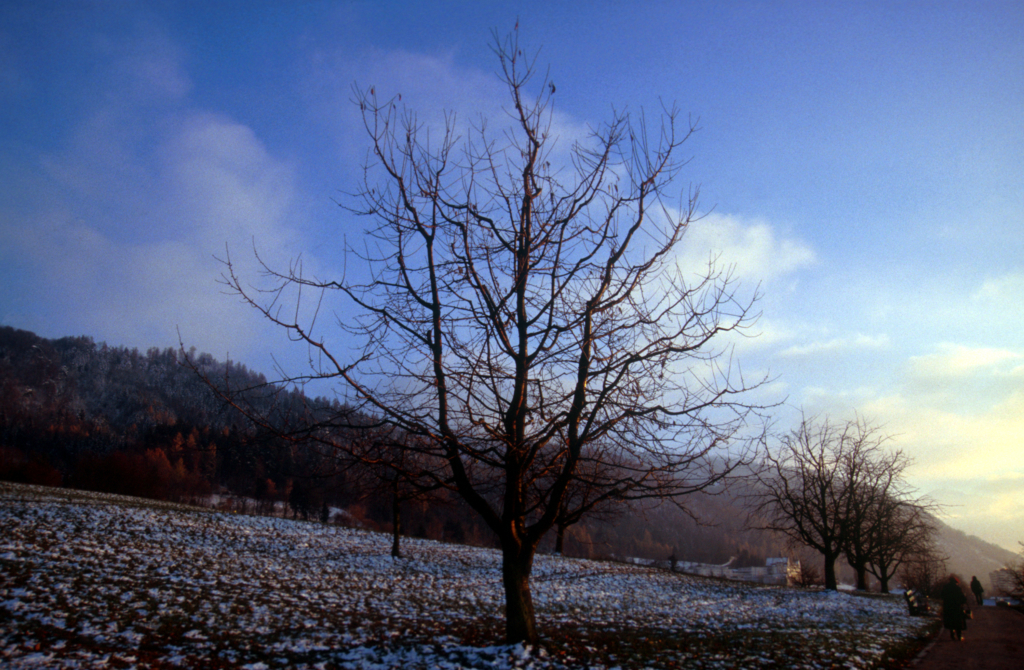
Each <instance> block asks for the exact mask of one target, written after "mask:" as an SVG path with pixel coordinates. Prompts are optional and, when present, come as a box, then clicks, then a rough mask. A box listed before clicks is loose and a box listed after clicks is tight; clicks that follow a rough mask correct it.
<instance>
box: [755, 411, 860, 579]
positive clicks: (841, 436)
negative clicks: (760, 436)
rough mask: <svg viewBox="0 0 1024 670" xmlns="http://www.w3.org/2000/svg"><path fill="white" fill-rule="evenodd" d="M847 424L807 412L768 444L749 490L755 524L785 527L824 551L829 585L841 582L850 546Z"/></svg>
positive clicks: (795, 538)
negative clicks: (772, 446)
mask: <svg viewBox="0 0 1024 670" xmlns="http://www.w3.org/2000/svg"><path fill="white" fill-rule="evenodd" d="M848 428H849V427H848V426H842V425H836V424H834V423H833V422H831V421H829V420H828V419H827V418H826V419H824V420H822V421H820V422H815V421H814V420H812V419H808V418H807V417H804V419H803V420H802V421H801V422H800V425H799V426H798V427H797V428H796V429H795V430H793V431H792V432H790V433H789V434H788V435H785V436H783V438H782V440H781V444H780V446H779V447H778V449H776V450H774V453H772V452H773V450H767V451H765V453H764V459H763V462H762V464H761V468H760V470H759V472H758V475H757V479H758V484H757V487H756V488H755V490H754V492H753V493H752V494H751V495H750V498H751V500H752V503H753V505H752V516H753V518H754V519H755V521H754V525H757V526H759V527H760V528H762V529H765V530H773V531H776V532H780V533H784V534H785V535H787V536H788V537H789V538H790V539H791V540H793V541H794V542H796V543H798V544H803V545H805V546H807V547H810V548H811V549H814V550H815V551H817V552H819V553H820V554H821V555H822V558H823V561H824V564H823V572H824V579H825V588H826V589H832V590H835V589H836V588H838V582H837V580H836V560H837V559H838V558H839V556H840V555H841V554H842V551H843V547H844V546H846V540H847V533H848V526H847V523H846V512H847V509H848V508H849V506H850V488H849V487H848V486H847V482H846V480H845V477H844V475H843V462H844V459H845V458H846V457H847V455H848V451H849V444H850V443H849V439H848V437H849V435H848Z"/></svg>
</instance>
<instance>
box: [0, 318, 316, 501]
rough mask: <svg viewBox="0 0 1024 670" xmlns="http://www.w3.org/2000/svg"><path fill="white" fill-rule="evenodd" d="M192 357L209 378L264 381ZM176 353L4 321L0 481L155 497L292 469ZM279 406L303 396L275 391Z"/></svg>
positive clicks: (245, 485)
mask: <svg viewBox="0 0 1024 670" xmlns="http://www.w3.org/2000/svg"><path fill="white" fill-rule="evenodd" d="M189 357H190V358H191V359H192V360H193V361H194V362H195V364H196V365H197V366H198V367H199V368H200V369H201V370H202V371H203V373H204V374H205V375H207V376H208V377H209V378H211V379H216V380H228V379H230V382H231V384H232V386H235V387H245V388H250V387H252V388H264V389H267V388H268V387H267V386H266V379H265V378H264V377H263V376H262V375H259V374H256V373H254V372H250V371H249V370H247V369H246V367H245V366H244V365H240V364H237V363H230V364H228V363H222V362H219V361H217V360H215V359H214V358H213V357H212V356H210V355H208V354H197V353H196V352H195V351H191V352H189ZM183 361H184V354H183V353H182V352H180V351H178V350H176V349H170V348H168V349H164V350H160V349H156V348H153V349H149V350H148V351H146V352H145V353H142V352H140V351H138V350H137V349H128V348H125V347H113V346H108V345H106V344H102V343H101V344H96V343H95V342H93V340H92V339H90V338H88V337H65V338H61V339H56V340H48V339H44V338H41V337H38V336H37V335H35V334H33V333H30V332H27V331H24V330H16V329H14V328H10V327H6V326H5V327H0V449H2V450H3V451H2V453H0V477H2V478H4V479H8V480H17V481H25V482H34V483H42V484H49V485H67V486H74V487H76V488H83V489H93V490H102V491H109V492H116V493H126V494H131V495H144V496H149V497H179V498H180V497H185V496H194V495H198V494H202V493H206V492H209V491H210V490H212V489H214V488H216V487H218V486H228V487H231V488H239V489H240V490H244V491H246V492H248V490H249V489H250V488H251V487H252V482H253V481H254V480H255V479H256V478H257V477H259V476H263V477H271V478H273V477H279V478H281V477H285V476H294V474H295V472H294V470H295V469H296V468H295V466H296V464H294V463H287V462H283V461H281V459H280V458H279V457H278V456H277V455H276V452H275V450H273V449H270V448H269V445H266V444H264V443H257V444H251V443H250V442H251V441H252V440H251V437H252V436H251V435H248V433H247V431H245V430H244V427H245V422H244V420H243V418H242V417H241V416H240V415H239V414H238V413H237V412H235V411H233V410H231V409H230V408H229V407H227V406H226V405H225V404H224V403H223V402H222V401H221V400H219V399H218V398H217V396H216V394H215V393H213V392H212V391H211V389H210V388H209V387H208V386H207V385H206V384H205V383H204V382H203V380H202V379H201V378H200V377H199V376H198V375H197V374H196V372H195V371H193V370H191V369H189V368H188V367H186V366H184V365H182V362H183ZM266 396H267V398H268V399H269V398H272V399H273V402H275V403H277V404H282V403H283V404H287V403H288V402H293V403H301V402H303V401H304V398H302V395H301V393H299V392H297V391H285V390H282V389H274V388H272V387H271V388H270V392H267V393H266Z"/></svg>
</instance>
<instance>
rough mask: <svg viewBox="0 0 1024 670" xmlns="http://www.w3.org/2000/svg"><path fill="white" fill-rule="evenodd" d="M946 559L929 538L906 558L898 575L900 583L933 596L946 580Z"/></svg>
mask: <svg viewBox="0 0 1024 670" xmlns="http://www.w3.org/2000/svg"><path fill="white" fill-rule="evenodd" d="M946 559H947V557H946V556H943V555H942V553H941V552H940V551H939V549H938V547H936V546H935V542H934V539H933V538H932V537H931V536H929V537H928V538H927V539H926V540H925V541H924V542H922V543H921V544H919V545H918V546H916V547H915V548H914V550H913V551H912V552H911V553H910V554H909V555H907V556H905V557H904V561H903V565H901V566H900V569H899V573H898V574H899V577H900V581H902V582H903V586H904V587H905V588H908V589H913V590H915V591H917V592H919V593H924V594H928V595H933V594H934V593H935V592H936V591H937V590H938V589H939V588H940V586H941V582H942V581H943V580H944V579H945V578H946Z"/></svg>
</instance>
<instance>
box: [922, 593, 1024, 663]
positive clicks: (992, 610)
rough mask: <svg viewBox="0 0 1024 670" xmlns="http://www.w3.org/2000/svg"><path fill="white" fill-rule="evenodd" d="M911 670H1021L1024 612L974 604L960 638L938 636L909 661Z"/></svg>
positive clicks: (945, 633)
mask: <svg viewBox="0 0 1024 670" xmlns="http://www.w3.org/2000/svg"><path fill="white" fill-rule="evenodd" d="M913 668H914V670H1021V668H1024V614H1021V613H1020V612H1017V611H1015V610H1012V609H1010V608H1008V607H992V606H988V605H986V606H984V607H976V608H975V609H974V618H973V619H971V620H969V621H968V622H967V630H965V631H964V639H963V641H961V642H955V641H953V640H950V639H949V631H948V630H945V629H943V630H941V631H940V632H939V636H938V638H936V639H935V641H934V642H932V644H931V645H930V646H929V647H928V648H927V649H925V651H924V652H922V654H921V656H919V657H918V658H917V659H916V660H915V661H914V663H913Z"/></svg>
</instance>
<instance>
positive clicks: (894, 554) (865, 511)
mask: <svg viewBox="0 0 1024 670" xmlns="http://www.w3.org/2000/svg"><path fill="white" fill-rule="evenodd" d="M845 440H846V445H845V447H844V449H843V452H844V454H843V458H842V459H841V462H840V463H839V468H840V472H841V474H842V477H843V480H844V482H845V486H846V487H847V489H848V492H847V493H848V494H847V497H846V507H845V510H842V513H843V517H844V522H845V524H846V527H847V528H846V533H845V542H844V545H843V553H844V554H845V556H846V560H847V562H848V563H849V564H850V567H852V568H853V570H854V572H855V573H856V576H857V585H856V587H857V589H858V590H860V591H866V590H867V589H868V583H867V575H868V572H869V570H870V571H871V572H872V574H874V573H875V572H878V573H879V574H883V575H885V578H884V579H883V580H882V581H883V584H884V585H885V588H884V590H886V591H887V590H888V587H887V584H888V580H889V577H891V576H892V574H893V573H892V572H889V570H893V571H894V570H895V568H896V567H897V565H898V562H899V561H898V558H899V556H900V555H901V553H900V552H901V551H902V552H904V553H905V552H908V551H911V550H912V549H913V547H914V545H915V543H916V540H917V539H918V537H917V536H918V535H919V534H920V533H923V532H925V530H926V527H927V528H930V526H922V525H920V524H921V523H923V521H922V520H921V516H920V514H923V512H924V510H925V507H926V506H927V503H926V502H925V501H923V500H920V499H912V498H911V497H910V496H911V491H910V489H909V487H908V486H907V484H906V481H905V480H904V476H903V475H904V472H905V471H906V469H907V467H908V466H909V465H910V459H909V458H908V457H907V456H906V455H905V454H904V453H903V451H902V450H899V449H895V450H890V449H887V448H886V443H887V442H889V440H890V438H889V436H888V435H885V434H883V433H882V431H881V429H880V428H879V427H878V426H876V425H873V424H871V423H869V422H867V421H866V420H864V419H863V418H861V417H858V418H857V419H855V420H853V421H851V422H849V423H848V424H847V427H846V430H845ZM911 508H914V510H915V511H916V513H912V512H911ZM911 521H913V522H915V523H914V524H913V525H907V526H902V527H896V526H894V524H896V523H901V522H902V523H908V524H909V523H910V522H911ZM901 545H903V546H901ZM894 562H895V563H896V564H897V565H893V563H894ZM872 567H873V568H874V569H872ZM879 568H881V569H879ZM876 576H877V575H876Z"/></svg>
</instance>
